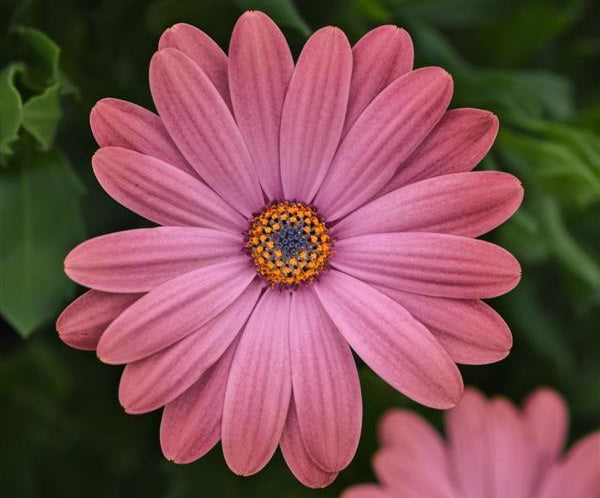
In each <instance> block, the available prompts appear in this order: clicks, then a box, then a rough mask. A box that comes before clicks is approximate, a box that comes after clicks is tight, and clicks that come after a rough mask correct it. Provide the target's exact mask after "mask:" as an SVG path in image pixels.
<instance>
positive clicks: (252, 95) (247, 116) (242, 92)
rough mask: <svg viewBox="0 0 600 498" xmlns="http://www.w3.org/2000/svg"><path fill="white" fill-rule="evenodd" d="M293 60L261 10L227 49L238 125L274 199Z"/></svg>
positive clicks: (242, 24)
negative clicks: (284, 101) (280, 139)
mask: <svg viewBox="0 0 600 498" xmlns="http://www.w3.org/2000/svg"><path fill="white" fill-rule="evenodd" d="M293 71H294V59H292V54H291V53H290V49H289V47H288V45H287V42H286V41H285V38H284V36H283V34H282V33H281V31H280V30H279V28H278V27H277V25H276V24H275V23H274V22H273V21H272V20H271V19H270V18H269V17H268V16H266V15H265V14H263V13H262V12H259V11H256V10H255V11H248V12H245V13H244V14H243V15H242V16H241V17H240V18H239V19H238V21H237V23H236V25H235V28H234V29H233V34H232V35H231V42H230V45H229V87H230V88H231V100H232V101H233V110H234V114H235V118H236V121H237V124H238V126H239V128H240V131H241V132H242V135H243V137H244V139H245V142H246V145H247V146H248V151H249V152H250V155H251V156H252V160H253V162H254V166H255V168H256V171H257V173H258V177H259V180H260V182H261V185H262V187H263V189H264V191H265V193H266V194H267V196H268V197H269V198H270V199H281V198H282V195H283V191H282V187H281V175H280V172H279V129H280V126H281V111H282V108H283V100H284V98H285V93H286V90H287V87H288V83H289V81H290V78H291V76H292V72H293Z"/></svg>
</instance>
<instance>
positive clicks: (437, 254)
mask: <svg viewBox="0 0 600 498" xmlns="http://www.w3.org/2000/svg"><path fill="white" fill-rule="evenodd" d="M335 251H336V252H335V256H334V258H333V260H332V261H331V264H332V266H334V267H335V268H337V269H339V270H341V271H344V272H346V273H349V274H350V275H353V276H354V277H356V278H360V279H361V280H365V281H368V282H372V283H374V284H377V285H383V286H385V287H389V288H392V289H399V290H404V291H408V292H414V293H417V294H426V295H431V296H440V297H451V298H459V299H478V298H486V297H496V296H499V295H501V294H505V293H506V292H508V291H509V290H511V289H513V288H514V287H515V286H516V285H517V283H518V282H519V279H520V278H521V268H520V266H519V263H518V261H517V260H516V259H515V258H514V256H512V255H511V254H510V253H509V252H507V251H506V250H504V249H502V248H501V247H499V246H496V245H494V244H491V243H489V242H485V241H483V240H475V239H470V238H467V237H458V236H456V235H446V234H436V233H412V232H405V233H378V234H370V235H361V236H359V237H352V238H349V239H344V240H341V241H339V242H337V243H336V246H335Z"/></svg>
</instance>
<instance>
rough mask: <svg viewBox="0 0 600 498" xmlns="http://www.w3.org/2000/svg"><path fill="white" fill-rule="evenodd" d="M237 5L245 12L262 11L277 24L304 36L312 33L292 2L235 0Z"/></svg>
mask: <svg viewBox="0 0 600 498" xmlns="http://www.w3.org/2000/svg"><path fill="white" fill-rule="evenodd" d="M235 3H237V4H238V5H239V6H240V7H241V8H242V9H244V10H262V11H263V12H265V13H266V14H268V15H269V16H270V17H272V18H273V20H274V21H275V22H276V23H277V24H279V25H281V26H287V27H288V28H292V29H295V30H297V31H299V32H300V33H302V34H303V35H304V36H309V35H310V34H311V33H312V30H311V29H310V26H309V25H308V24H307V23H306V21H305V20H304V19H303V18H302V16H301V15H300V13H299V12H298V9H297V8H296V5H295V4H294V2H293V1H292V0H235Z"/></svg>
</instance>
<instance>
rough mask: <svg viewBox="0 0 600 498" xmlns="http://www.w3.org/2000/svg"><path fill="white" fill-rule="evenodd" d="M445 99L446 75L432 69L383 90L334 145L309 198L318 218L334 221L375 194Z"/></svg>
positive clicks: (439, 114)
mask: <svg viewBox="0 0 600 498" xmlns="http://www.w3.org/2000/svg"><path fill="white" fill-rule="evenodd" d="M451 96H452V79H451V78H450V75H449V74H448V73H447V72H446V71H444V70H443V69H440V68H435V67H428V68H423V69H419V70H417V71H412V72H410V73H408V74H405V75H404V76H401V77H400V78H398V79H397V80H396V81H394V82H393V83H392V84H391V85H389V86H388V87H387V88H386V89H385V90H383V91H382V92H381V93H380V94H379V95H378V96H377V97H376V98H375V100H373V102H371V103H370V104H369V106H368V107H367V108H366V109H365V110H364V111H363V113H362V114H361V115H360V117H359V118H358V119H357V120H356V122H355V123H354V125H353V126H352V128H351V129H350V130H349V131H348V133H347V135H346V136H345V137H344V140H343V141H342V143H341V144H340V147H339V149H338V151H337V153H336V155H335V158H334V160H333V162H332V164H331V167H330V168H329V171H328V173H327V176H326V177H325V179H324V180H323V184H322V185H321V188H320V189H319V192H318V194H317V196H316V197H315V205H316V206H317V207H318V208H319V211H320V212H321V214H323V215H324V216H325V218H326V219H327V220H329V221H330V222H331V221H335V220H337V219H338V218H340V217H342V216H344V215H346V214H348V213H350V212H351V211H354V210H355V209H356V208H357V207H359V206H360V205H362V204H364V203H365V202H366V201H368V200H369V199H370V198H372V197H373V196H374V195H375V194H376V193H377V192H379V191H380V190H381V189H382V188H383V187H384V186H385V185H386V184H387V183H388V182H389V181H390V179H391V178H392V175H393V174H394V172H395V171H396V168H397V166H398V164H399V163H401V162H402V161H404V160H405V159H406V158H407V157H408V156H409V155H410V154H411V152H413V151H414V150H415V148H416V147H417V146H418V145H419V144H420V143H421V142H422V141H423V139H424V138H425V137H426V136H427V134H428V133H429V132H430V131H431V130H432V128H433V127H434V126H435V124H436V123H437V122H438V121H439V120H440V118H441V117H442V115H443V113H444V111H445V110H446V108H447V107H448V103H449V102H450V98H451Z"/></svg>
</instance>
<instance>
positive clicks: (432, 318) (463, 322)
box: [376, 286, 512, 365]
mask: <svg viewBox="0 0 600 498" xmlns="http://www.w3.org/2000/svg"><path fill="white" fill-rule="evenodd" d="M376 288H377V289H379V290H380V291H381V292H383V293H384V294H387V295H388V296H389V297H391V298H392V299H393V300H394V301H397V302H398V303H400V305H401V306H403V307H404V308H406V310H407V311H408V312H409V313H410V314H411V315H412V316H413V317H415V318H416V319H417V320H419V321H420V322H421V323H422V324H423V325H425V326H426V327H427V328H428V329H429V331H430V332H431V333H432V334H433V335H434V337H435V338H436V339H437V340H438V342H439V343H440V344H441V345H442V346H443V348H444V349H445V350H446V351H447V352H448V354H449V355H450V357H451V358H452V359H453V360H454V361H455V362H456V363H463V364H465V365H485V364H487V363H493V362H495V361H499V360H501V359H503V358H505V357H506V356H507V355H508V353H509V352H510V348H511V347H512V335H511V333H510V329H509V328H508V325H506V322H504V320H503V319H502V317H501V316H500V315H498V313H496V312H495V311H494V310H493V309H492V308H491V307H490V306H488V305H487V304H485V303H484V302H482V301H478V300H475V299H470V300H467V299H445V298H440V297H432V296H423V295H420V294H412V293H410V292H404V291H399V290H394V289H389V288H386V287H377V286H376Z"/></svg>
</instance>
